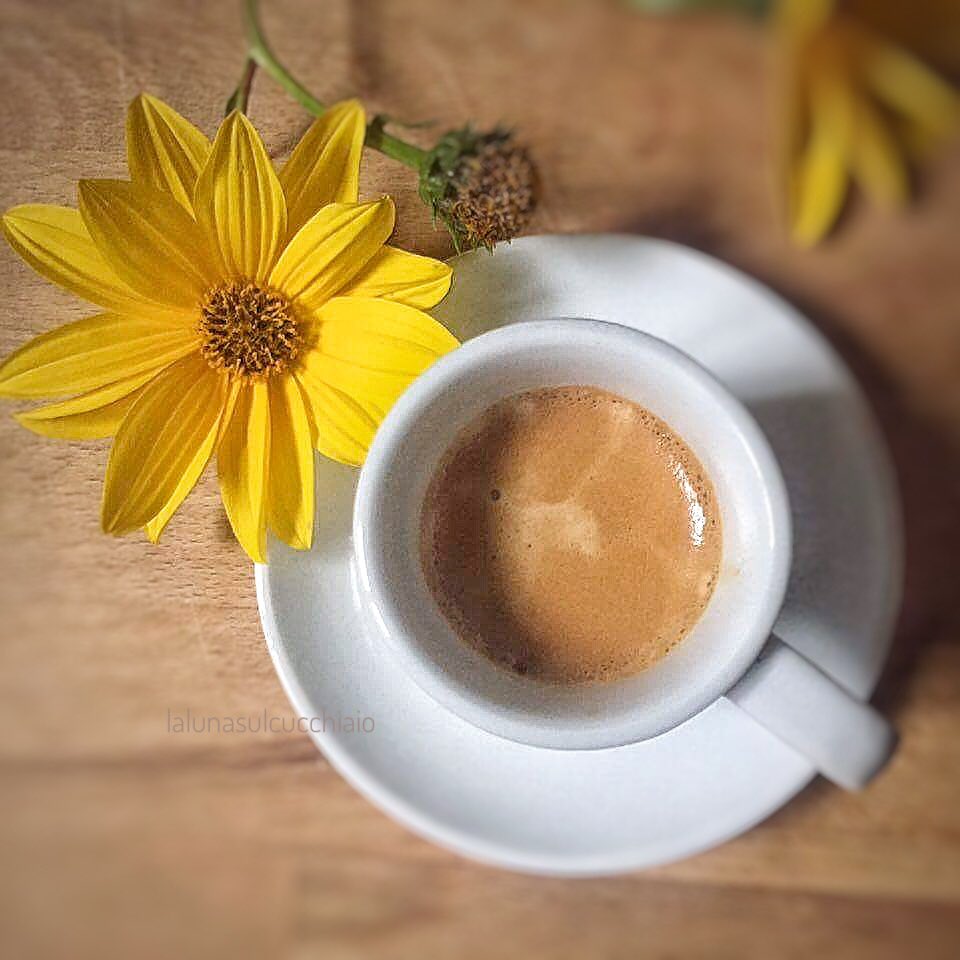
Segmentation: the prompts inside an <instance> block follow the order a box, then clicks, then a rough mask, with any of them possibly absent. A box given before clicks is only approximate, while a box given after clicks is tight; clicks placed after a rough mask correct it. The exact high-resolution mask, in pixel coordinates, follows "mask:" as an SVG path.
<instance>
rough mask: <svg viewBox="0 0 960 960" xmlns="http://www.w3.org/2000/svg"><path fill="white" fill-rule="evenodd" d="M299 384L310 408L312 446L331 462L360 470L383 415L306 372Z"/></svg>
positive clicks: (377, 409)
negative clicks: (359, 467) (334, 461)
mask: <svg viewBox="0 0 960 960" xmlns="http://www.w3.org/2000/svg"><path fill="white" fill-rule="evenodd" d="M299 380H300V386H301V387H302V388H303V393H304V396H305V397H306V398H307V402H308V405H309V412H310V419H311V422H312V425H313V442H314V446H316V448H317V450H319V451H320V453H322V454H323V455H324V456H325V457H329V458H330V459H331V460H336V461H337V462H338V463H346V464H349V465H350V466H354V467H358V466H360V464H362V463H363V461H364V460H365V459H366V456H367V450H369V449H370V444H371V443H372V442H373V437H374V434H375V433H376V432H377V427H378V426H379V424H380V422H381V421H382V419H383V413H382V411H380V410H379V408H377V407H375V406H374V407H367V408H366V409H365V408H364V407H362V406H361V405H360V404H359V403H357V402H356V401H355V400H352V399H351V398H350V397H348V396H347V395H346V394H345V393H343V392H342V391H340V390H337V389H336V388H335V387H331V386H329V385H328V384H326V383H323V382H321V381H319V380H317V379H315V378H314V377H312V376H310V375H309V374H306V373H305V372H301V374H300V375H299ZM371 411H375V413H372V412H371Z"/></svg>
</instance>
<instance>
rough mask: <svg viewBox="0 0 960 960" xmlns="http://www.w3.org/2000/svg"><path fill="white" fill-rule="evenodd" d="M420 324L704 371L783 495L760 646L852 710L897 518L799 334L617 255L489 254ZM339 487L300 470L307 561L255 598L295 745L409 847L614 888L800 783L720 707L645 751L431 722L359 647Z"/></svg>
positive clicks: (770, 305) (366, 648)
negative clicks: (782, 646)
mask: <svg viewBox="0 0 960 960" xmlns="http://www.w3.org/2000/svg"><path fill="white" fill-rule="evenodd" d="M437 316H438V317H439V318H440V319H441V320H443V321H444V322H445V323H447V324H448V325H449V326H450V327H451V328H452V329H453V330H454V332H455V333H457V334H458V335H459V336H460V337H461V338H464V339H465V338H468V337H471V336H475V335H476V334H478V333H481V332H483V331H484V330H487V329H490V328H492V327H497V326H501V325H503V324H506V323H512V322H516V321H521V320H528V319H535V318H543V317H552V316H574V317H596V318H599V319H602V320H612V321H615V322H617V323H624V324H629V325H631V326H635V327H638V328H640V329H643V330H647V331H649V332H651V333H653V334H655V335H657V336H659V337H662V338H663V339H665V340H668V341H670V342H672V343H674V344H676V345H677V346H679V347H680V348H681V349H683V350H685V351H687V352H688V353H690V354H692V355H693V356H694V357H695V358H697V359H698V360H700V361H701V362H702V363H704V364H705V365H706V366H707V367H709V368H710V369H711V370H712V371H713V372H714V373H715V374H716V375H717V376H718V377H719V378H720V379H721V380H722V381H723V382H724V383H725V384H726V385H727V386H728V387H729V388H730V389H731V390H732V391H733V392H734V393H735V394H736V395H737V396H739V397H740V398H741V400H743V401H744V402H745V403H746V405H747V406H748V407H749V408H750V409H751V410H752V411H753V413H754V414H755V416H756V417H757V419H758V420H759V421H760V424H761V425H762V426H763V428H764V429H765V431H766V432H767V435H768V437H769V439H770V441H771V443H772V445H773V447H774V450H775V451H776V453H777V455H778V457H779V458H780V461H781V465H782V467H783V472H784V474H785V476H786V480H787V486H788V488H789V491H790V496H791V501H792V508H793V514H794V530H795V541H796V542H795V564H794V570H793V574H792V578H791V582H790V587H789V590H788V594H787V600H786V604H785V606H784V609H783V612H782V614H781V617H780V619H779V621H778V624H777V632H778V634H779V635H780V636H781V637H782V638H783V639H784V640H785V641H787V642H788V643H791V644H793V645H794V646H795V647H796V648H797V649H798V650H800V651H801V652H803V653H804V654H805V655H806V656H807V657H809V658H810V659H812V660H813V661H814V662H815V663H817V664H819V666H820V667H821V668H822V669H823V670H825V671H826V672H827V673H829V674H830V675H831V676H833V677H834V678H835V679H836V680H837V681H839V682H840V683H842V684H843V685H844V686H846V687H847V688H848V689H849V690H850V691H852V692H853V693H854V694H856V695H858V696H860V697H864V698H866V697H868V696H869V695H870V693H871V691H872V690H873V688H874V686H875V684H876V682H877V679H878V677H879V674H880V671H881V668H882V666H883V663H884V660H885V658H886V655H887V650H888V647H889V643H890V639H891V635H892V630H893V625H894V619H895V616H896V612H897V609H898V606H899V597H900V584H901V564H902V546H901V533H900V517H899V510H898V502H897V498H896V494H895V486H894V483H893V479H892V471H891V469H890V465H889V461H888V459H887V455H886V452H885V450H884V447H883V445H882V442H881V440H880V436H879V433H878V431H877V428H876V426H875V423H874V421H873V419H872V417H871V415H870V413H869V411H868V409H867V406H866V403H865V401H864V399H863V396H862V394H861V392H860V389H859V387H858V386H857V385H856V383H855V382H854V381H853V379H852V377H851V375H850V374H849V372H848V371H847V369H846V367H845V366H844V365H843V363H842V362H841V361H840V359H839V358H838V357H837V355H836V354H835V353H834V352H833V350H832V349H831V348H830V347H829V346H828V344H827V343H826V342H825V341H824V340H823V338H822V337H821V336H820V334H819V333H817V331H816V330H814V329H813V327H812V326H811V325H810V324H809V323H808V322H807V321H806V320H805V319H804V318H803V317H801V316H800V315H799V314H798V313H797V312H796V311H795V310H793V309H792V308H791V307H790V306H788V305H787V304H785V303H784V302H783V301H782V300H780V299H779V298H778V297H776V296H775V295H774V294H772V293H771V292H770V291H769V290H767V289H766V288H764V287H762V286H760V285H759V284H758V283H756V282H755V281H753V280H751V279H750V278H748V277H746V276H744V275H743V274H741V273H739V272H737V271H736V270H734V269H732V268H731V267H729V266H727V265H725V264H723V263H720V262H718V261H716V260H713V259H711V258H709V257H707V256H704V255H703V254H700V253H697V252H695V251H692V250H689V249H686V248H684V247H680V246H677V245H674V244H671V243H665V242H663V241H659V240H649V239H642V238H636V237H626V236H580V237H530V238H526V239H522V240H518V241H516V242H514V243H513V244H512V245H511V246H508V247H502V248H501V249H499V250H498V251H497V253H496V255H494V256H492V257H491V256H489V255H488V254H486V253H474V254H467V255H466V256H463V257H461V258H459V259H458V261H457V263H456V271H455V280H454V289H453V291H452V292H451V294H450V296H449V297H448V299H447V300H446V301H445V303H444V304H443V305H442V308H441V309H440V310H438V311H437ZM356 476H357V474H356V472H355V471H353V470H351V469H349V468H346V467H341V466H338V465H336V464H332V463H330V462H329V461H325V460H318V472H317V516H318V519H317V528H316V539H315V545H314V548H313V550H312V551H311V552H309V553H297V552H295V551H292V550H289V549H288V548H286V547H285V546H283V545H282V544H279V543H277V542H273V543H272V544H271V546H270V564H269V566H264V567H258V568H257V571H256V581H257V596H258V600H259V604H260V615H261V619H262V621H263V627H264V632H265V634H266V637H267V641H268V646H269V648H270V651H271V655H272V657H273V660H274V664H275V665H276V669H277V673H278V674H279V676H280V680H281V682H282V683H283V685H284V688H285V689H286V691H287V694H288V695H289V697H290V700H291V702H292V703H293V706H294V708H295V709H296V710H297V712H298V713H299V714H300V715H301V716H304V717H316V718H320V719H319V721H317V722H315V723H314V726H319V725H320V722H321V721H322V720H323V719H324V717H325V718H326V719H327V727H328V730H327V732H318V733H315V734H314V739H315V740H316V742H317V745H318V746H319V747H320V749H321V750H323V752H324V753H325V754H326V755H327V757H328V758H329V760H330V762H331V763H332V764H333V765H334V767H336V769H337V770H339V771H340V773H341V774H342V775H343V776H344V777H346V779H347V780H349V781H350V782H351V783H352V784H353V785H354V786H355V787H356V788H357V789H358V790H359V791H360V792H361V793H362V794H364V795H365V796H366V797H367V798H369V799H370V800H371V801H372V802H373V803H375V804H377V805H378V806H379V807H380V808H381V809H383V810H384V811H385V812H386V813H388V814H390V815H391V816H392V817H394V818H395V819H397V820H398V821H400V822H401V823H403V824H405V825H406V826H408V827H409V828H410V829H412V830H414V831H416V832H417V833H420V834H422V835H423V836H425V837H427V838H428V839H430V840H433V841H436V842H437V843H440V844H442V845H444V846H446V847H449V848H451V849H453V850H456V851H458V852H459V853H462V854H464V855H466V856H469V857H473V858H475V859H478V860H482V861H485V862H488V863H492V864H497V865H499V866H502V867H507V868H511V869H516V870H523V871H529V872H536V873H547V874H564V875H590V874H609V873H618V872H623V871H628V870H636V869H640V868H643V867H649V866H653V865H655V864H660V863H664V862H667V861H670V860H676V859H679V858H681V857H685V856H688V855H690V854H692V853H695V852H697V851H700V850H704V849H706V848H708V847H711V846H714V845H716V844H719V843H721V842H723V841H725V840H727V839H729V838H731V837H733V836H735V835H736V834H739V833H741V832H743V831H744V830H747V829H748V828H749V827H751V826H753V825H754V824H755V823H757V822H758V821H760V820H762V819H763V818H765V817H767V816H769V815H770V814H771V813H773V812H774V811H775V810H777V809H778V808H779V807H780V806H782V805H783V804H784V803H786V802H787V801H788V800H789V799H790V798H791V797H792V796H794V794H796V793H797V792H798V791H799V790H800V789H801V788H803V787H804V785H805V784H807V783H808V781H809V780H810V779H811V777H812V776H813V775H814V771H813V769H812V768H811V766H810V764H809V763H808V762H807V761H806V760H805V759H804V758H803V757H801V756H799V755H798V754H796V753H795V752H793V750H791V749H790V748H789V747H787V746H785V745H784V744H782V743H781V742H780V741H779V740H777V739H776V738H774V737H773V736H772V735H771V734H770V733H768V732H767V731H766V730H764V729H763V728H761V727H760V726H758V725H757V724H755V723H754V722H753V721H752V720H751V719H750V718H749V717H747V715H746V714H743V713H741V712H740V711H739V710H738V709H737V708H736V707H735V706H733V705H732V704H731V703H729V702H728V701H726V700H721V701H719V702H717V703H716V704H714V705H713V706H712V707H710V708H708V709H707V710H705V711H704V712H703V713H701V714H699V715H698V716H696V717H694V718H693V719H692V720H690V721H688V722H687V723H685V724H683V725H682V726H681V727H678V728H677V729H675V730H673V731H671V732H669V733H667V734H664V735H663V736H661V737H658V738H656V739H655V740H650V741H647V742H645V743H639V744H634V745H632V746H627V747H620V748H617V749H613V750H598V751H590V752H570V751H563V752H556V751H550V750H541V749H537V748H534V747H526V746H521V745H519V744H516V743H510V742H508V741H505V740H501V739H498V738H497V737H494V736H492V735H490V734H487V733H484V732H482V731H480V730H477V729H475V728H473V727H470V726H469V725H468V724H466V723H465V722H464V721H462V720H460V719H458V718H457V717H455V716H453V715H452V714H450V713H448V712H447V711H446V710H445V709H444V708H442V707H440V706H438V705H437V704H436V703H434V702H433V701H432V700H430V699H429V698H428V697H427V696H426V695H425V694H424V693H423V692H421V690H420V689H419V688H418V687H416V686H415V685H414V684H413V682H412V681H410V680H408V679H407V678H406V676H405V675H404V674H402V673H401V672H400V671H399V670H398V669H397V667H396V666H395V665H394V664H393V662H392V661H391V659H390V658H389V655H388V653H387V652H386V651H385V650H383V649H381V648H380V647H377V646H375V645H374V644H373V642H372V641H369V640H368V639H367V638H366V637H365V635H364V633H363V631H362V628H361V625H360V616H359V613H358V611H357V610H356V609H355V608H354V599H353V597H354V594H353V590H352V587H351V565H350V549H351V544H350V518H351V508H352V503H353V495H354V488H355V485H356ZM347 718H351V719H352V722H353V725H354V726H355V727H358V726H361V723H360V722H358V719H357V718H361V719H362V718H372V720H373V723H374V730H373V732H362V731H360V732H357V731H354V732H349V731H347V730H346V729H345V728H346V727H347V725H348V724H347ZM335 722H338V723H339V729H333V728H334V726H335ZM366 726H367V727H368V728H369V726H370V724H369V722H367V723H366Z"/></svg>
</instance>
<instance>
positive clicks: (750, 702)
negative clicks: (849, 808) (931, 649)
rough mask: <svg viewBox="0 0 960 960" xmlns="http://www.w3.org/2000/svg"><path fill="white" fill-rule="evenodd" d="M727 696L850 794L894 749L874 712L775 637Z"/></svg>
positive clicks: (888, 730) (893, 739)
mask: <svg viewBox="0 0 960 960" xmlns="http://www.w3.org/2000/svg"><path fill="white" fill-rule="evenodd" d="M727 698H728V699H729V700H732V701H733V702H734V703H735V704H736V705H737V706H738V707H740V709H741V710H743V711H745V712H746V713H748V714H749V715H750V716H751V717H753V719H754V720H756V721H757V723H759V724H761V726H764V727H766V728H767V729H768V730H769V731H770V732H771V733H773V734H774V735H775V736H778V737H779V738H780V739H781V740H783V741H784V743H787V744H789V745H790V746H791V747H793V748H794V750H796V751H797V752H798V753H802V754H803V755H804V756H805V757H806V758H807V759H808V760H810V762H811V763H813V764H814V766H815V767H816V768H817V770H819V771H820V773H822V774H823V776H825V777H826V778H827V779H828V780H832V781H833V782H834V783H836V784H838V785H839V786H841V787H844V788H846V789H847V790H860V789H861V788H862V787H864V786H866V784H867V783H868V781H869V780H871V779H872V777H873V776H874V775H875V774H877V773H878V772H879V771H880V769H881V768H882V767H883V765H884V764H885V763H886V762H887V760H889V759H890V755H891V754H892V753H893V748H894V746H895V745H896V739H897V736H896V733H895V731H894V729H893V727H891V726H890V724H889V723H887V721H886V720H885V719H884V718H883V717H882V716H880V714H879V713H877V711H876V710H874V709H873V708H872V707H871V706H869V704H866V703H863V702H862V701H861V700H858V699H857V698H856V697H854V696H853V695H852V694H850V693H848V692H847V691H846V690H844V689H843V688H842V687H841V686H840V685H839V684H837V683H836V682H835V681H833V680H831V679H830V677H828V676H827V675H826V674H825V673H824V672H823V671H822V670H820V668H819V667H816V666H814V665H813V664H812V663H811V662H810V661H809V660H807V659H806V658H805V657H802V656H801V655H800V654H799V653H797V652H796V650H794V649H793V648H792V647H789V646H787V644H785V643H784V642H783V641H782V640H780V639H779V638H777V637H771V638H770V640H769V642H768V643H767V645H766V646H765V647H764V648H763V651H762V652H761V654H760V656H759V657H758V658H757V660H756V662H755V663H754V664H753V666H751V667H750V669H749V670H748V671H747V672H746V674H744V676H743V677H742V678H741V680H740V681H739V682H738V683H737V684H736V685H735V686H734V687H733V688H732V689H731V690H729V691H728V692H727Z"/></svg>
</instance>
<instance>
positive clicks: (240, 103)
mask: <svg viewBox="0 0 960 960" xmlns="http://www.w3.org/2000/svg"><path fill="white" fill-rule="evenodd" d="M256 72H257V64H256V63H255V62H254V61H253V60H252V59H251V58H250V57H247V62H246V63H245V64H244V65H243V73H242V74H241V76H240V82H239V83H238V84H237V89H236V90H234V91H233V93H232V94H230V99H229V100H228V101H227V105H226V106H225V107H224V110H223V114H224V116H227V115H228V114H231V113H233V111H234V110H239V111H240V112H241V113H246V112H247V104H248V103H249V102H250V88H251V87H252V86H253V75H254V74H255V73H256Z"/></svg>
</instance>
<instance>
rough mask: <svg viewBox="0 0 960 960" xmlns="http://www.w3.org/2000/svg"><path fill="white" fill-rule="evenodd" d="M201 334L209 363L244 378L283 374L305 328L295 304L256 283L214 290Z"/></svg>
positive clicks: (202, 317)
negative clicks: (293, 309) (295, 314)
mask: <svg viewBox="0 0 960 960" xmlns="http://www.w3.org/2000/svg"><path fill="white" fill-rule="evenodd" d="M199 331H200V336H201V337H202V338H203V345H202V346H201V348H200V351H201V353H202V354H203V356H204V357H205V358H206V361H207V363H209V364H210V366H212V367H215V368H218V369H221V370H226V371H227V372H228V373H232V374H235V375H237V376H241V377H270V376H273V375H274V374H277V373H281V372H282V371H283V370H285V369H286V368H287V367H288V366H289V365H290V363H291V362H292V361H293V359H294V358H295V357H296V355H297V350H298V348H299V346H300V328H299V327H298V326H297V323H296V321H295V320H294V319H293V317H292V316H291V311H290V304H289V303H288V302H287V301H286V300H285V299H284V298H283V297H282V296H281V295H280V294H279V293H276V292H275V291H273V290H269V289H265V288H264V287H260V286H257V284H255V283H231V284H229V285H227V286H222V287H215V288H214V289H213V290H211V291H210V292H209V293H208V294H207V296H206V299H205V300H204V301H203V305H202V306H201V308H200V325H199Z"/></svg>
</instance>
